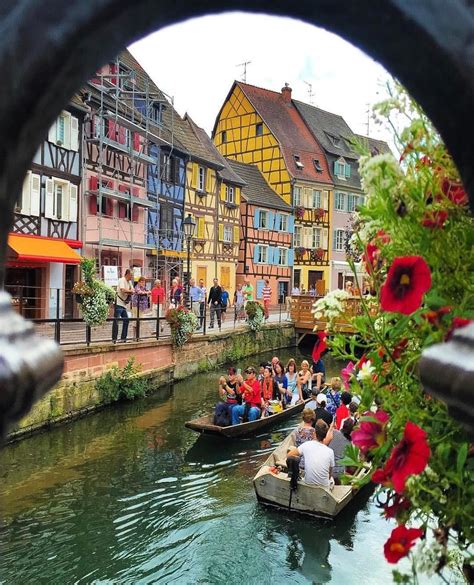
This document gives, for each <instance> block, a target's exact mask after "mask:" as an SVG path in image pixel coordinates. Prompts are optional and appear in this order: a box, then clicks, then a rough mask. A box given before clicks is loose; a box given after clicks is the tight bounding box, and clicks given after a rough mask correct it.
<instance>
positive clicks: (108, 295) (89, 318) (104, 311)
mask: <svg viewBox="0 0 474 585" xmlns="http://www.w3.org/2000/svg"><path fill="white" fill-rule="evenodd" d="M81 270H82V276H83V280H81V281H79V282H76V284H75V285H74V287H73V289H72V292H73V293H75V294H77V295H79V296H80V297H81V304H82V316H83V318H84V321H85V322H86V323H87V324H88V325H90V326H91V327H96V326H98V325H102V324H103V323H105V321H106V320H107V317H108V316H109V307H110V305H111V304H112V303H113V302H114V300H115V291H114V289H113V288H111V287H110V286H107V285H106V284H105V283H104V282H102V281H101V280H97V279H96V278H95V260H94V259H93V258H84V257H82V258H81Z"/></svg>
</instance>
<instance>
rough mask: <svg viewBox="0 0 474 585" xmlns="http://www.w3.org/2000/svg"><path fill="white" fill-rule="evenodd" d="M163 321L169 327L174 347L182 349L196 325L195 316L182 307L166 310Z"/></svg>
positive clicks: (196, 319)
mask: <svg viewBox="0 0 474 585" xmlns="http://www.w3.org/2000/svg"><path fill="white" fill-rule="evenodd" d="M165 319H166V321H167V322H168V323H169V325H170V327H171V338H172V339H173V344H174V345H175V346H176V347H182V346H183V345H184V344H185V343H186V342H187V341H189V339H190V338H191V336H192V334H193V333H194V332H195V331H196V329H197V325H198V318H197V317H196V315H195V314H194V313H193V312H192V311H190V310H189V309H186V307H184V306H183V305H179V306H178V307H176V308H170V309H168V311H167V312H166V315H165Z"/></svg>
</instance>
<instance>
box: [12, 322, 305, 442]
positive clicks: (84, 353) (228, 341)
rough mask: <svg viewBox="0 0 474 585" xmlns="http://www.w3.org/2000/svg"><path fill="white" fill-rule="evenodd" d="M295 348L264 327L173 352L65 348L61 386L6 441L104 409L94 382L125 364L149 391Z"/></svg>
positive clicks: (287, 330)
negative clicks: (145, 382) (131, 362)
mask: <svg viewBox="0 0 474 585" xmlns="http://www.w3.org/2000/svg"><path fill="white" fill-rule="evenodd" d="M293 345H295V331H294V327H293V325H291V324H278V325H267V326H266V327H265V328H264V329H263V330H262V331H260V332H258V333H257V334H255V333H252V332H251V331H248V330H247V329H238V330H235V331H232V332H229V333H227V332H225V333H219V334H213V335H208V336H205V337H198V338H195V339H193V340H191V341H190V342H188V343H187V344H186V345H185V346H184V347H182V348H180V349H179V350H177V351H175V350H174V349H173V347H172V345H171V344H170V343H169V342H167V341H165V340H159V341H147V342H139V343H127V344H117V345H114V344H111V343H106V344H103V345H99V346H97V345H94V346H93V347H83V348H65V349H64V358H65V365H64V373H63V377H62V379H61V382H60V383H59V384H58V385H57V386H56V387H55V388H53V389H52V390H51V391H50V392H48V394H46V395H45V396H44V397H43V398H42V399H41V400H40V401H39V402H37V403H36V404H35V405H34V407H33V409H32V410H31V411H30V412H29V414H28V415H27V416H26V417H25V418H24V419H23V420H21V421H20V423H19V424H18V425H17V427H16V428H15V429H13V430H12V432H11V433H10V435H9V440H15V439H17V438H20V437H22V436H25V435H26V434H29V433H31V432H34V431H37V430H40V429H42V428H45V427H47V426H50V425H55V424H60V423H63V422H66V421H68V420H71V419H72V418H76V417H79V416H82V415H85V414H87V413H88V412H91V411H93V410H96V409H98V408H101V407H102V406H103V404H102V401H101V397H100V396H99V393H98V392H97V390H96V387H95V380H96V378H98V377H99V376H100V375H101V374H102V373H103V372H105V371H107V370H108V369H110V368H111V367H113V366H118V367H123V366H125V365H126V363H127V362H128V360H129V359H130V358H132V357H133V358H135V361H136V363H137V364H139V365H140V366H141V372H142V375H143V376H145V377H147V378H148V379H149V381H150V384H151V385H152V386H153V388H160V387H162V386H164V385H167V384H170V383H171V382H173V380H182V379H183V378H187V377H188V376H192V375H193V374H195V373H198V372H204V371H207V370H210V369H212V368H214V367H215V366H217V365H218V364H223V363H226V362H232V361H236V360H239V359H242V358H244V357H249V356H253V355H255V354H258V353H261V352H263V351H271V350H273V349H275V350H276V349H280V348H284V347H290V346H293Z"/></svg>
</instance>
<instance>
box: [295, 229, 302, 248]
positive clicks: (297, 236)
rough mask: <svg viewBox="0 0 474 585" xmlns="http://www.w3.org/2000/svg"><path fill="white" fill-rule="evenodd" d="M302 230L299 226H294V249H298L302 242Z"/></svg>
mask: <svg viewBox="0 0 474 585" xmlns="http://www.w3.org/2000/svg"><path fill="white" fill-rule="evenodd" d="M302 230H303V228H302V227H301V226H300V225H295V235H294V245H295V248H299V247H300V246H301V242H302Z"/></svg>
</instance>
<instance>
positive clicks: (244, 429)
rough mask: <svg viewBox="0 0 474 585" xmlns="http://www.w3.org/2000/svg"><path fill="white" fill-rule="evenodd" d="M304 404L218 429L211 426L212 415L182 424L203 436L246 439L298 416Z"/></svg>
mask: <svg viewBox="0 0 474 585" xmlns="http://www.w3.org/2000/svg"><path fill="white" fill-rule="evenodd" d="M306 402H309V399H308V400H305V402H300V403H299V404H295V405H294V406H290V407H288V408H285V410H282V411H281V412H277V413H276V414H271V415H270V416H266V417H264V418H258V419H257V420H253V421H251V422H245V423H240V424H239V425H232V426H229V427H219V426H217V425H215V424H213V422H212V421H213V418H214V415H208V416H201V417H200V418H195V419H194V420H190V421H188V422H187V423H184V426H185V427H187V428H188V429H191V430H193V431H196V432H197V433H201V434H203V435H215V436H218V437H227V438H229V439H233V438H236V437H246V436H248V435H253V434H255V433H257V432H259V431H261V430H263V429H266V428H268V427H271V426H273V425H274V424H276V423H277V422H280V421H282V420H285V419H287V418H290V417H291V416H293V415H295V414H298V412H301V411H302V410H303V408H304V406H305V404H306Z"/></svg>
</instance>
